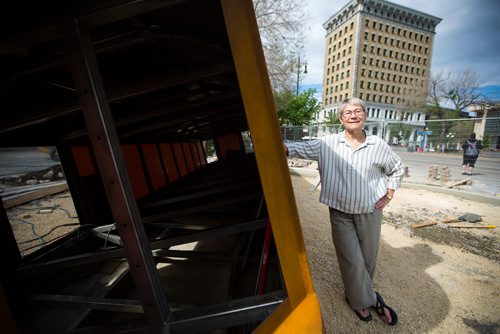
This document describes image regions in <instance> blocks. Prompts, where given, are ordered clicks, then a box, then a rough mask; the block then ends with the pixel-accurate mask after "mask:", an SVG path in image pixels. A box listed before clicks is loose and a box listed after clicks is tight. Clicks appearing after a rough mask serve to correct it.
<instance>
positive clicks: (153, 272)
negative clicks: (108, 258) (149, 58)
mask: <svg viewBox="0 0 500 334" xmlns="http://www.w3.org/2000/svg"><path fill="white" fill-rule="evenodd" d="M61 33H62V35H63V36H64V39H63V40H64V42H65V50H66V53H67V56H68V61H69V64H70V67H71V71H72V75H73V79H74V81H75V86H76V88H77V90H78V95H79V99H80V102H81V104H82V110H83V115H84V118H85V123H86V124H87V128H88V130H89V137H90V142H91V145H92V148H93V151H94V155H95V158H96V163H97V166H98V168H99V171H100V174H101V177H102V181H103V183H104V189H105V190H106V195H107V197H108V201H109V204H110V207H111V211H112V213H113V218H114V220H115V222H116V224H117V228H118V232H119V234H120V236H121V239H122V242H123V245H124V253H125V256H126V258H127V260H128V263H129V266H130V271H131V274H132V277H133V279H134V283H135V287H136V289H137V291H138V296H139V298H140V300H141V305H142V307H143V309H144V313H145V315H146V318H147V319H148V322H149V324H150V325H151V327H152V329H153V332H155V333H167V332H168V329H167V325H166V324H167V320H168V317H169V314H170V311H169V308H168V305H167V301H166V298H165V294H164V291H163V288H162V285H161V282H160V278H159V274H158V271H157V269H156V265H155V263H154V260H153V257H152V255H151V248H150V246H149V243H148V240H147V237H146V233H145V231H144V226H143V225H142V222H141V217H140V214H139V210H138V208H137V203H136V201H135V198H134V194H133V191H132V186H131V184H130V180H129V179H128V176H127V170H126V168H125V162H124V160H123V156H122V153H121V149H120V143H119V141H118V136H117V134H116V129H115V127H114V123H113V118H112V115H111V112H110V110H109V105H108V100H107V97H106V93H105V90H104V87H103V84H102V82H101V78H100V75H99V68H98V65H97V62H96V59H95V55H94V53H93V50H92V41H91V38H90V34H89V31H88V27H86V26H82V25H81V24H80V23H79V22H78V21H77V20H73V21H68V22H66V24H64V25H61Z"/></svg>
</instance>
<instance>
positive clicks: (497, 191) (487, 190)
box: [394, 148, 500, 196]
mask: <svg viewBox="0 0 500 334" xmlns="http://www.w3.org/2000/svg"><path fill="white" fill-rule="evenodd" d="M394 150H395V151H396V152H397V153H398V155H399V156H400V157H401V159H403V162H404V164H405V166H408V168H409V174H410V178H409V179H408V180H409V181H411V177H412V176H413V177H418V178H422V177H427V173H428V171H429V167H430V166H432V165H434V166H440V167H445V166H447V167H449V169H450V173H451V177H452V179H459V178H461V177H464V178H465V177H471V178H472V186H471V188H472V190H474V191H477V192H479V193H483V194H487V195H492V196H500V157H498V155H494V154H490V155H487V156H486V157H479V159H478V160H477V162H476V167H475V168H474V170H473V172H472V176H466V175H464V176H463V175H462V155H461V154H456V153H436V152H425V153H418V152H407V151H406V150H403V149H400V148H394Z"/></svg>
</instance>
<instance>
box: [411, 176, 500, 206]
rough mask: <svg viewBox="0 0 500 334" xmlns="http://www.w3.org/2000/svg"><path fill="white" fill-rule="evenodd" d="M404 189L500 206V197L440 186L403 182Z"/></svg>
mask: <svg viewBox="0 0 500 334" xmlns="http://www.w3.org/2000/svg"><path fill="white" fill-rule="evenodd" d="M402 187H404V188H411V189H423V190H428V191H432V192H436V193H440V194H447V195H452V196H455V197H459V198H463V199H466V200H470V201H476V202H480V203H486V204H492V205H497V206H500V198H498V197H492V196H487V195H482V194H478V193H473V192H468V191H463V190H457V189H450V188H442V187H438V186H431V185H428V184H421V183H413V182H408V181H403V182H402Z"/></svg>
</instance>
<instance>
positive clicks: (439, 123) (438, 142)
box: [281, 117, 500, 152]
mask: <svg viewBox="0 0 500 334" xmlns="http://www.w3.org/2000/svg"><path fill="white" fill-rule="evenodd" d="M366 125H367V126H366V127H365V129H366V131H367V132H368V133H369V134H373V135H377V136H379V137H381V138H383V139H384V140H385V141H387V142H388V143H389V144H390V145H398V146H403V147H407V148H408V150H409V151H411V150H424V151H439V152H455V151H460V150H461V147H462V143H463V142H464V141H466V140H467V139H468V138H469V137H470V134H471V133H473V132H474V133H476V137H477V139H479V140H481V141H482V142H483V146H484V147H485V148H486V149H489V150H499V149H500V117H491V118H486V119H482V118H460V119H448V120H426V121H422V122H409V121H394V120H391V121H387V120H381V121H378V120H369V121H367V124H366ZM340 131H342V125H322V124H320V125H309V126H282V127H281V135H282V137H283V140H284V141H285V142H290V141H304V140H311V139H315V138H319V137H322V136H326V135H329V134H335V133H339V132H340Z"/></svg>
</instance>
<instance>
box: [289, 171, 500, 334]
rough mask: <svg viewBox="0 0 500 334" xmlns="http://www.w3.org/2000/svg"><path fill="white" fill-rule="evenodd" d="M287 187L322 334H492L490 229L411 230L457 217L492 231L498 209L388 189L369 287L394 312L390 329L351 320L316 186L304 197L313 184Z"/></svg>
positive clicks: (495, 252) (498, 316) (497, 327)
mask: <svg viewBox="0 0 500 334" xmlns="http://www.w3.org/2000/svg"><path fill="white" fill-rule="evenodd" d="M292 182H293V186H294V192H295V197H296V200H297V205H298V208H299V215H300V219H301V224H302V229H303V234H304V240H305V244H306V249H307V251H308V258H309V263H310V267H311V272H312V276H313V281H314V285H315V290H316V293H317V295H318V298H319V301H320V304H321V308H322V314H323V318H324V324H325V329H326V333H500V313H499V312H498V306H499V300H500V299H499V291H500V284H499V277H500V268H499V266H498V260H499V259H500V257H499V249H498V229H479V228H473V229H465V228H453V229H452V228H446V226H447V225H456V223H455V224H446V225H444V224H443V225H436V226H430V227H424V228H420V229H412V228H411V225H412V224H415V223H425V222H429V221H436V220H442V219H445V218H450V217H456V216H459V215H462V214H464V213H475V214H479V215H481V216H482V220H483V221H482V222H480V223H477V224H476V225H475V226H478V225H488V224H491V225H496V222H497V218H496V217H498V214H497V212H498V209H499V208H498V207H496V206H494V205H490V204H484V203H478V202H472V201H466V200H463V199H460V198H457V197H454V196H451V195H443V194H439V193H434V192H432V191H427V190H415V189H409V188H404V187H403V188H401V189H399V190H397V191H396V194H395V197H394V200H393V201H392V202H391V204H390V205H389V206H388V207H387V208H386V209H385V212H384V223H383V226H382V241H381V248H380V252H379V259H378V265H377V273H376V276H375V283H374V284H375V288H376V290H378V291H379V292H380V293H381V294H382V296H383V297H384V299H385V301H386V303H387V304H388V305H390V306H391V307H393V308H394V309H395V310H396V311H397V313H398V316H399V323H398V325H396V326H395V327H389V326H387V325H385V323H383V322H382V320H380V319H379V318H378V317H377V316H375V317H374V320H373V321H371V322H368V323H365V322H362V321H359V320H358V319H357V317H356V316H355V314H354V313H353V312H352V310H351V309H350V307H349V305H348V304H347V303H346V302H345V301H344V292H343V286H342V282H341V278H340V272H339V269H338V264H337V259H336V256H335V250H334V247H333V243H332V241H331V229H330V226H329V218H328V209H327V207H326V206H325V205H323V204H321V203H319V201H318V197H319V188H318V189H316V190H315V191H312V189H314V186H315V183H316V182H317V181H316V179H315V178H314V177H303V176H292ZM460 225H464V224H463V223H460ZM465 225H473V224H471V223H466V224H465ZM372 313H373V312H372ZM374 315H375V314H374Z"/></svg>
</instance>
